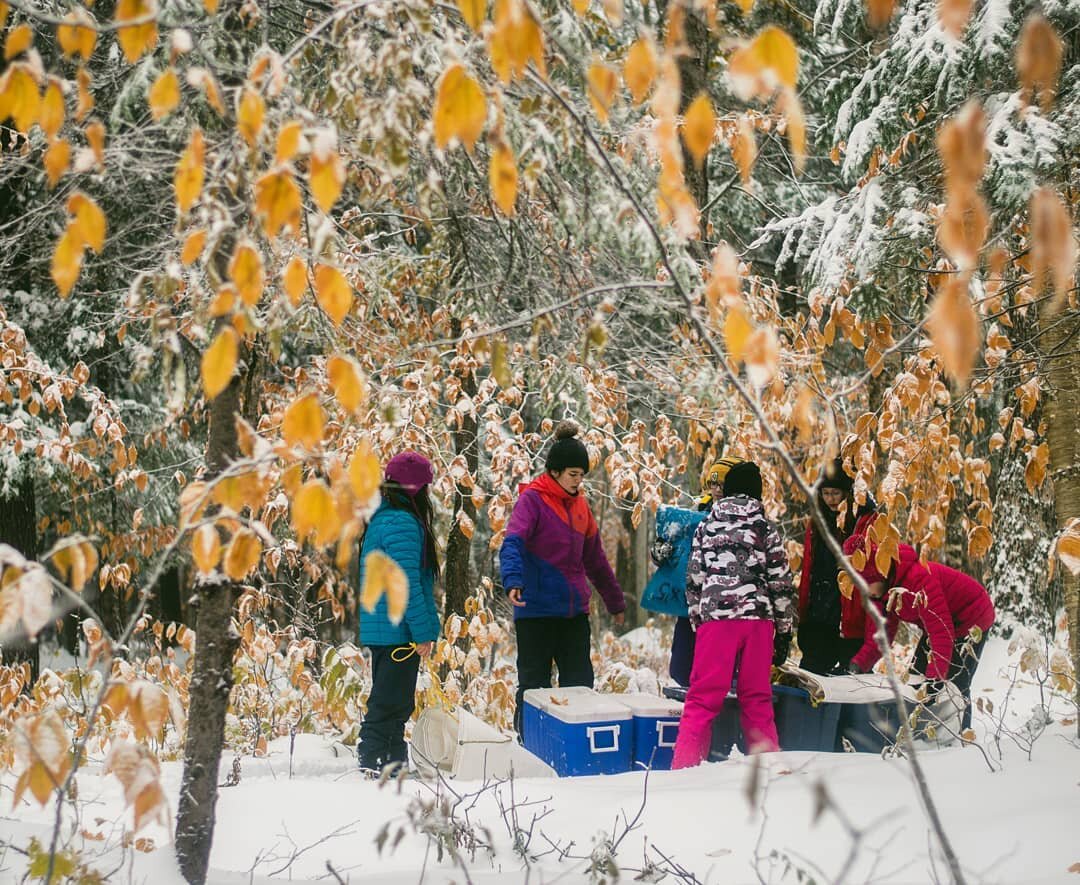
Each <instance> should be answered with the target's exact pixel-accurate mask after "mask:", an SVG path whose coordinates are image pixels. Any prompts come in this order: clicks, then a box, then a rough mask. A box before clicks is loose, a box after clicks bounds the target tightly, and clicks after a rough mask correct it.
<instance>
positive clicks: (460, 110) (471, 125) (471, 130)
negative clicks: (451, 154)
mask: <svg viewBox="0 0 1080 885" xmlns="http://www.w3.org/2000/svg"><path fill="white" fill-rule="evenodd" d="M433 117H434V122H435V144H436V145H438V146H439V147H440V148H445V147H446V146H447V145H448V144H449V143H450V140H451V139H452V138H457V139H459V140H460V141H461V143H462V144H463V145H465V149H466V150H467V151H469V152H470V153H471V152H472V149H473V145H475V144H476V139H478V138H479V137H480V132H481V130H482V129H483V128H484V121H485V120H486V119H487V99H485V98H484V91H483V90H482V89H481V88H480V84H479V83H477V82H476V80H474V79H473V78H472V77H470V76H469V75H468V74H467V73H466V71H465V68H463V67H462V66H461V65H451V66H450V67H449V68H447V70H446V72H445V73H444V74H443V76H442V79H441V80H440V81H439V91H438V93H437V94H436V96H435V110H434V113H433Z"/></svg>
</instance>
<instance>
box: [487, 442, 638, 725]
mask: <svg viewBox="0 0 1080 885" xmlns="http://www.w3.org/2000/svg"><path fill="white" fill-rule="evenodd" d="M577 433H578V427H577V425H576V424H574V423H573V422H569V421H564V422H562V423H561V424H560V425H559V426H558V428H556V431H555V442H554V443H552V445H551V448H550V449H549V450H548V454H547V461H546V470H545V472H544V473H543V474H541V475H540V476H539V477H537V478H536V479H535V480H533V481H532V482H531V483H528V484H527V485H524V486H522V487H521V494H520V495H519V497H518V499H517V503H516V504H514V510H513V513H511V515H510V522H509V524H508V525H507V527H506V538H505V539H504V540H503V543H502V548H501V549H500V550H499V568H500V571H501V574H502V585H503V588H504V589H505V590H506V593H507V596H508V597H509V599H510V602H511V603H512V604H513V606H514V630H515V632H516V633H517V646H518V651H517V670H518V688H517V707H516V709H515V712H514V725H515V727H516V728H517V731H518V734H519V735H520V734H522V730H521V717H522V712H523V711H522V698H523V696H524V694H525V691H526V690H527V689H530V688H550V687H551V667H552V664H554V665H555V667H557V668H558V671H559V685H560V686H562V687H567V686H571V685H585V686H588V687H589V688H592V685H593V667H592V659H591V657H590V652H591V633H590V628H589V601H590V599H591V596H592V594H591V591H590V589H589V582H590V581H591V582H592V584H593V586H595V587H596V589H597V590H599V591H600V596H601V597H602V598H603V600H604V605H605V606H607V610H608V611H609V612H611V614H613V615H614V616H615V623H616V624H621V623H622V622H623V614H622V613H623V612H624V611H625V610H626V599H625V598H624V597H623V591H622V588H620V587H619V583H618V581H616V579H615V573H614V572H613V571H612V570H611V564H610V563H609V562H608V558H607V556H606V555H605V554H604V547H603V545H602V544H601V543H600V531H599V528H598V527H597V525H596V520H595V519H594V518H593V515H592V511H591V510H590V509H589V504H588V502H587V501H586V500H585V495H584V494H583V493H582V491H581V483H582V481H583V480H584V478H585V474H586V473H588V472H589V452H588V450H587V449H586V448H585V444H584V443H583V442H581V440H579V439H578V438H577Z"/></svg>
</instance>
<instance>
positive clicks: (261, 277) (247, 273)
mask: <svg viewBox="0 0 1080 885" xmlns="http://www.w3.org/2000/svg"><path fill="white" fill-rule="evenodd" d="M229 279H231V280H232V281H233V283H234V284H235V286H236V291H237V292H238V293H239V295H240V300H241V301H243V302H244V304H246V305H247V306H248V307H254V306H255V305H256V304H258V303H259V299H260V298H261V297H262V293H263V289H264V288H265V286H266V274H265V272H264V271H263V264H262V258H260V257H259V253H258V252H256V251H255V247H254V246H252V245H251V243H249V242H243V243H240V244H239V245H238V246H237V247H236V250H235V251H234V252H233V255H232V260H231V261H230V262H229Z"/></svg>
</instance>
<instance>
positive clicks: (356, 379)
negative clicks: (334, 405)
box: [326, 355, 368, 415]
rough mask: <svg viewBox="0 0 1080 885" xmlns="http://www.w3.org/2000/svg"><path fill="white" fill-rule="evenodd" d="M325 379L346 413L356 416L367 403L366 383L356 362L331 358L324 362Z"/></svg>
mask: <svg viewBox="0 0 1080 885" xmlns="http://www.w3.org/2000/svg"><path fill="white" fill-rule="evenodd" d="M326 377H327V379H328V380H329V381H330V389H331V390H332V391H333V392H334V396H335V397H336V398H337V401H338V402H339V403H341V407H342V408H343V409H345V411H347V412H351V413H352V414H354V415H355V414H357V413H358V412H359V411H360V407H361V406H362V405H363V404H364V403H365V402H366V401H367V393H368V391H367V381H366V379H365V378H364V372H363V370H362V369H361V368H360V366H359V365H358V364H357V362H356V360H354V359H352V358H351V357H347V356H338V355H335V356H332V357H330V359H328V360H327V361H326Z"/></svg>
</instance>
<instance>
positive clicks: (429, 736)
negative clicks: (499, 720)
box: [412, 707, 556, 781]
mask: <svg viewBox="0 0 1080 885" xmlns="http://www.w3.org/2000/svg"><path fill="white" fill-rule="evenodd" d="M412 757H413V763H414V764H415V765H416V767H417V769H419V771H420V773H421V774H423V775H425V776H427V777H433V776H434V775H435V773H436V769H437V770H438V771H439V772H441V774H442V776H443V777H448V778H454V779H456V780H462V781H485V780H489V779H494V780H504V779H506V778H509V777H511V776H513V777H515V778H523V777H555V776H556V774H555V770H554V769H553V768H552V767H551V766H550V765H548V764H547V763H546V762H544V761H543V760H542V759H540V758H538V757H536V756H534V755H533V754H532V753H530V752H529V751H528V750H526V749H525V748H524V747H522V746H521V745H520V744H518V742H517V741H516V740H514V738H513V737H511V736H510V735H506V734H503V733H502V732H501V731H499V730H498V729H496V728H494V727H492V726H490V725H488V724H487V723H486V722H484V721H483V720H482V719H479V718H477V717H476V716H474V715H473V714H472V713H470V712H469V711H468V710H463V709H461V708H460V707H458V708H457V709H455V710H453V711H450V710H446V709H444V708H443V707H429V708H428V709H426V710H424V712H422V713H421V714H420V716H419V718H418V719H417V720H416V725H414V726H413V733H412Z"/></svg>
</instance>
